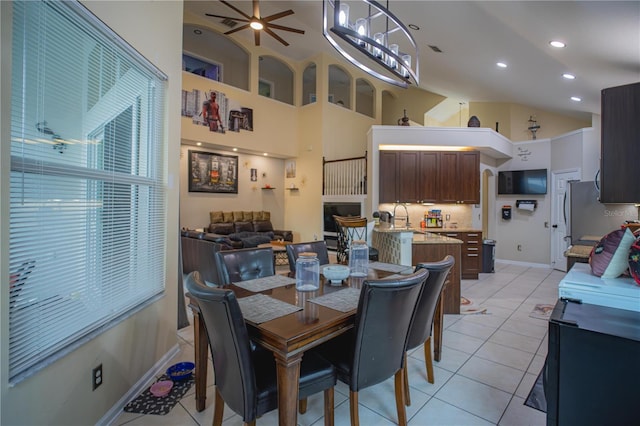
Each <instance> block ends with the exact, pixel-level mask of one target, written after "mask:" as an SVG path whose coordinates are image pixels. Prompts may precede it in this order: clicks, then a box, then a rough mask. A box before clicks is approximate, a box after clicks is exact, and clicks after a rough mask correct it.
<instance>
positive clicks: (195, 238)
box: [180, 230, 234, 285]
mask: <svg viewBox="0 0 640 426" xmlns="http://www.w3.org/2000/svg"><path fill="white" fill-rule="evenodd" d="M180 242H181V244H182V272H183V273H184V274H188V273H190V272H193V271H198V272H200V276H201V277H202V279H204V280H205V281H206V282H207V284H209V285H220V283H221V280H220V275H219V273H218V267H217V265H216V252H218V251H221V250H231V249H233V248H234V247H233V246H232V245H231V241H230V240H229V239H228V238H226V237H221V236H219V235H213V234H208V233H204V232H199V231H187V230H185V231H182V233H181V237H180Z"/></svg>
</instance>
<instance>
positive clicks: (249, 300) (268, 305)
mask: <svg viewBox="0 0 640 426" xmlns="http://www.w3.org/2000/svg"><path fill="white" fill-rule="evenodd" d="M238 304H239V305H240V310H241V311H242V315H243V316H244V319H245V320H248V321H251V322H253V323H255V324H260V323H263V322H267V321H271V320H272V319H276V318H280V317H283V316H285V315H289V314H292V313H294V312H296V311H299V310H301V309H302V308H301V307H299V306H296V305H291V304H289V303H286V302H283V301H281V300H278V299H274V298H273V297H269V296H266V295H264V294H254V295H253V296H249V297H243V298H242V299H238Z"/></svg>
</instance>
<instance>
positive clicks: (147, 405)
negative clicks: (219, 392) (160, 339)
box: [124, 374, 194, 416]
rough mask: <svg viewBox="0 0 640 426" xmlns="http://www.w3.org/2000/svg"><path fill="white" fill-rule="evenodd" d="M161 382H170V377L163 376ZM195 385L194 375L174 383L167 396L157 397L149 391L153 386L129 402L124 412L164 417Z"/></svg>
mask: <svg viewBox="0 0 640 426" xmlns="http://www.w3.org/2000/svg"><path fill="white" fill-rule="evenodd" d="M160 380H170V379H169V376H167V375H166V374H163V375H162V376H161V377H160V378H159V379H158V380H156V381H157V382H159V381H160ZM193 383H194V378H193V374H192V375H191V377H189V378H188V379H185V380H180V381H177V382H173V387H172V388H171V391H170V392H169V394H168V395H167V396H160V397H158V396H155V395H153V394H152V393H151V391H150V390H149V389H150V388H151V386H149V387H148V388H147V389H145V390H144V391H143V392H142V393H141V394H140V395H138V396H137V397H136V399H134V400H133V401H131V402H129V403H128V404H127V405H125V407H124V411H126V412H127V413H141V414H157V415H160V416H164V415H165V414H167V413H169V411H171V409H172V408H173V407H175V405H176V404H177V403H178V401H180V400H181V399H182V397H183V396H184V395H185V394H186V393H187V391H188V390H189V388H191V385H193Z"/></svg>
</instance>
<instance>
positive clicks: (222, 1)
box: [220, 0, 251, 20]
mask: <svg viewBox="0 0 640 426" xmlns="http://www.w3.org/2000/svg"><path fill="white" fill-rule="evenodd" d="M220 3H222V4H224V5H226V6H229V7H230V8H231V9H233V10H235V11H236V12H238V13H239V14H240V15H242V16H244V17H245V18H247V19H248V20H251V16H249V15H247V14H246V13H244V12H243V11H241V10H240V9H238V8H237V7H235V6H234V5H232V4H231V3H229V2H226V1H224V0H220ZM232 19H233V18H232Z"/></svg>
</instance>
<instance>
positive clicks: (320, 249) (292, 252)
mask: <svg viewBox="0 0 640 426" xmlns="http://www.w3.org/2000/svg"><path fill="white" fill-rule="evenodd" d="M285 247H286V248H287V258H288V259H289V269H290V270H291V272H295V270H296V260H297V259H298V255H299V254H300V253H304V252H308V251H311V252H314V253H316V254H317V255H318V260H319V261H320V264H321V265H326V264H328V263H329V250H327V243H325V242H324V241H310V242H308V243H296V244H287V245H286V246H285Z"/></svg>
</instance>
